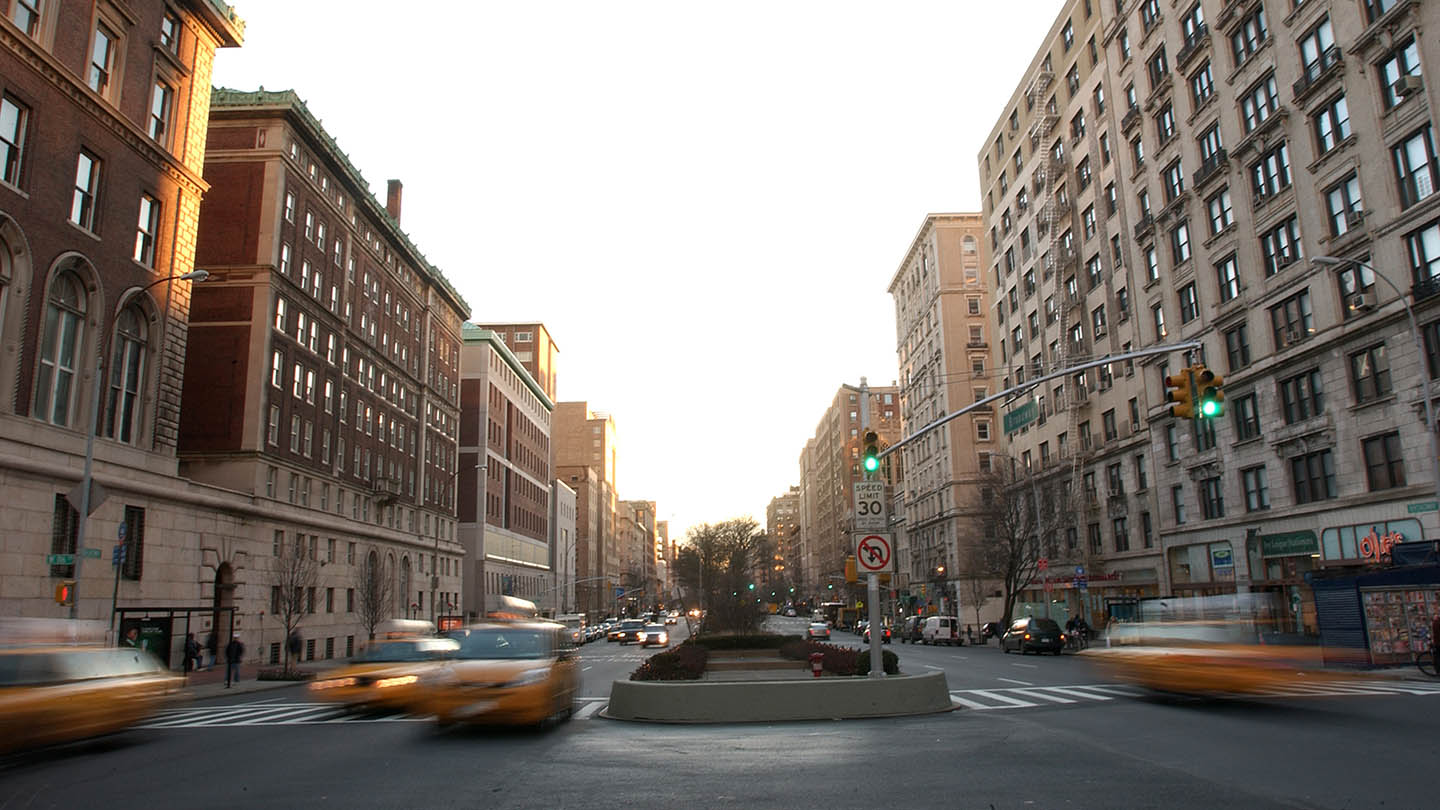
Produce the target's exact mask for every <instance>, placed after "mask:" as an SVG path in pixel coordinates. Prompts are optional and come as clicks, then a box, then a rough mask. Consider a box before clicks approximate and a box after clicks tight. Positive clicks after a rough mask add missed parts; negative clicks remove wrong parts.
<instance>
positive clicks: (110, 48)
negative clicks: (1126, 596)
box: [85, 23, 116, 96]
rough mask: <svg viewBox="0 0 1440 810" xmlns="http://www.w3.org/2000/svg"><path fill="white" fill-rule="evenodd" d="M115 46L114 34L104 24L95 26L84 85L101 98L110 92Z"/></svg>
mask: <svg viewBox="0 0 1440 810" xmlns="http://www.w3.org/2000/svg"><path fill="white" fill-rule="evenodd" d="M115 46H116V37H115V34H114V33H112V32H111V31H110V29H109V28H107V27H106V26H105V24H104V23H101V24H99V25H97V26H95V39H94V40H93V41H92V43H91V46H90V67H89V70H88V72H87V73H86V76H85V83H86V84H88V85H90V89H91V90H94V91H95V92H97V93H99V94H100V95H102V96H103V95H106V94H107V93H108V92H109V90H110V78H111V73H112V72H113V71H114V69H115Z"/></svg>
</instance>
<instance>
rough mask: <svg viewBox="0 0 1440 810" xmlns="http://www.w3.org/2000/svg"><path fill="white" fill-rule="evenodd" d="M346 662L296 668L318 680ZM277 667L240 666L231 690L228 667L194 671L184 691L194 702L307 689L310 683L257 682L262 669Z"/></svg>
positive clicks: (311, 664) (247, 664)
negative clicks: (226, 670) (253, 693)
mask: <svg viewBox="0 0 1440 810" xmlns="http://www.w3.org/2000/svg"><path fill="white" fill-rule="evenodd" d="M345 663H346V662H345V661H344V660H343V659H335V660H333V661H324V662H310V663H306V664H297V665H295V668H296V669H300V670H303V671H305V672H313V673H315V675H316V677H321V676H322V675H323V673H325V672H327V671H329V670H331V669H334V668H335V667H338V666H343V665H344V664H345ZM279 668H280V665H278V664H263V665H262V664H256V663H249V662H247V663H243V664H241V665H240V677H239V680H237V681H235V682H234V683H232V684H231V685H230V686H229V687H228V688H227V687H226V686H225V664H224V663H220V664H216V665H215V666H213V667H210V668H209V669H203V670H197V671H194V672H191V673H190V674H189V675H188V676H186V678H185V692H186V693H187V694H188V695H189V696H190V697H191V698H192V699H194V700H204V699H206V698H213V697H221V696H224V695H240V694H247V693H250V692H265V691H269V690H271V689H283V688H285V687H287V686H304V685H305V684H306V683H308V681H261V680H256V675H257V674H258V673H259V671H260V670H262V669H279Z"/></svg>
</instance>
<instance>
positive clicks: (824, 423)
mask: <svg viewBox="0 0 1440 810" xmlns="http://www.w3.org/2000/svg"><path fill="white" fill-rule="evenodd" d="M862 392H866V393H863V394H862ZM862 396H863V399H862ZM867 400H868V403H869V409H870V426H871V427H872V428H874V429H875V430H876V432H877V433H878V434H879V436H880V441H881V447H882V449H883V448H884V447H888V446H889V445H891V444H894V443H895V442H898V441H899V440H900V435H901V434H900V404H899V388H898V387H896V386H894V385H890V386H883V387H877V388H870V387H868V386H867V385H866V383H865V381H864V379H862V380H861V381H860V385H859V386H854V385H849V384H846V385H842V386H840V390H839V391H837V392H836V394H835V398H834V399H833V400H831V402H830V406H829V407H828V408H826V410H825V415H824V416H823V417H821V419H820V424H819V425H818V426H817V427H816V428H815V436H814V438H812V439H811V440H810V441H808V442H806V445H805V450H804V451H803V452H802V453H801V456H800V502H801V509H800V513H801V519H802V521H803V523H802V527H801V530H800V531H801V535H802V538H803V540H802V542H804V543H805V544H806V548H805V552H804V556H805V559H806V562H805V563H804V566H803V568H804V570H803V571H802V576H803V585H804V586H805V590H806V591H807V592H809V593H811V594H812V595H817V596H824V595H825V594H826V593H827V591H828V592H831V593H834V592H837V591H839V590H840V589H841V587H842V586H843V585H845V581H844V573H845V557H846V556H847V555H849V554H851V553H852V552H853V549H851V536H850V535H851V531H852V530H853V526H854V521H853V518H852V516H851V511H852V509H853V507H852V500H853V499H852V489H851V486H852V485H853V484H854V483H855V482H856V481H862V480H864V478H865V473H864V471H863V470H862V469H861V468H860V450H861V446H860V445H861V436H860V426H861V407H862V402H864V401H867ZM902 475H903V467H902V465H901V463H900V459H897V458H895V457H894V456H891V457H889V458H888V459H887V460H886V462H885V464H884V465H883V466H882V467H881V470H880V472H879V474H878V476H879V478H880V479H881V480H883V481H885V483H886V486H887V493H888V492H890V491H893V487H894V486H895V483H896V482H897V481H899V480H900V479H901V477H902ZM829 585H834V590H833V591H832V590H831V589H830V588H827V586H829Z"/></svg>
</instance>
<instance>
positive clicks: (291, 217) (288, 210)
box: [285, 191, 295, 224]
mask: <svg viewBox="0 0 1440 810" xmlns="http://www.w3.org/2000/svg"><path fill="white" fill-rule="evenodd" d="M285 221H286V222H289V223H292V224H293V223H294V222H295V193H294V192H291V191H287V192H285Z"/></svg>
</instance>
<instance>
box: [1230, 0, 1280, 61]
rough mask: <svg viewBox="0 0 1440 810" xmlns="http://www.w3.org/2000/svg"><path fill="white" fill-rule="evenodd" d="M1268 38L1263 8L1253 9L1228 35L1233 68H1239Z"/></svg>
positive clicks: (1267, 26)
mask: <svg viewBox="0 0 1440 810" xmlns="http://www.w3.org/2000/svg"><path fill="white" fill-rule="evenodd" d="M1269 36H1270V31H1269V25H1268V23H1267V21H1266V19H1265V7H1264V6H1261V7H1259V8H1257V9H1255V11H1254V13H1252V14H1250V16H1248V17H1246V18H1245V21H1244V22H1243V23H1241V24H1240V27H1239V28H1238V29H1236V31H1235V33H1234V34H1231V35H1230V46H1231V53H1232V55H1233V56H1234V57H1235V66H1236V67H1239V66H1240V65H1242V64H1244V63H1245V60H1247V59H1249V58H1250V57H1251V56H1253V55H1254V54H1255V52H1256V51H1258V50H1260V46H1261V45H1263V44H1264V43H1265V40H1266V39H1268V38H1269Z"/></svg>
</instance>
